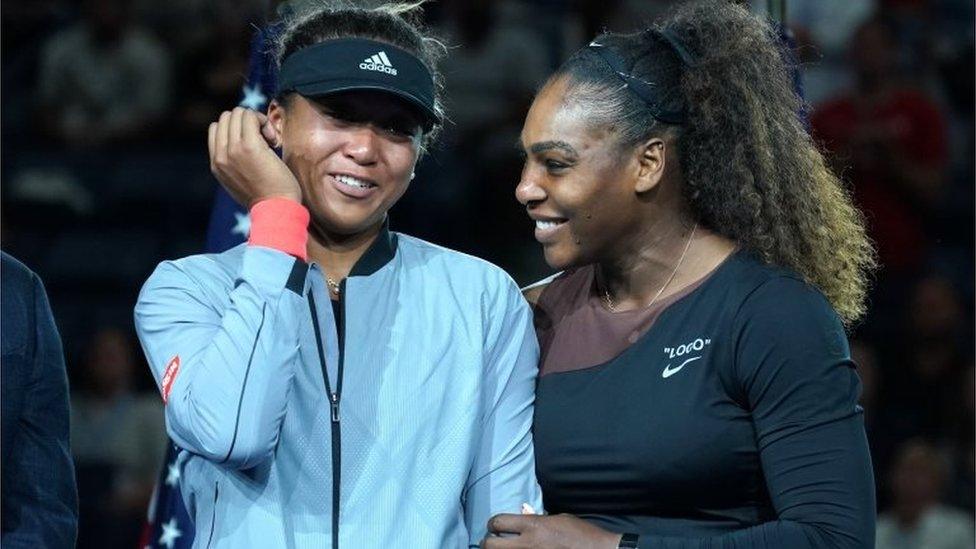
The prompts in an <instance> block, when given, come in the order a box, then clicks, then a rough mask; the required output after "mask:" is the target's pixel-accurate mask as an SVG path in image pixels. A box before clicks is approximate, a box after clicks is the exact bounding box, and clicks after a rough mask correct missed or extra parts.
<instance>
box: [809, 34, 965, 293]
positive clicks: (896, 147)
mask: <svg viewBox="0 0 976 549" xmlns="http://www.w3.org/2000/svg"><path fill="white" fill-rule="evenodd" d="M897 50H898V44H897V38H896V33H895V31H894V30H893V28H892V26H891V25H890V24H889V22H888V21H886V20H885V19H883V18H878V17H876V18H873V19H870V20H868V21H867V22H866V23H865V24H863V25H862V26H861V27H860V28H859V29H858V30H857V32H856V33H855V34H854V39H853V41H852V42H851V45H850V56H851V61H852V63H853V68H854V71H855V78H856V83H855V85H854V87H853V89H851V90H850V91H849V92H847V93H844V94H842V95H841V96H839V97H837V98H835V99H833V100H830V101H828V102H826V103H824V104H822V105H819V106H818V107H817V108H816V109H815V111H814V113H813V116H812V119H811V123H812V128H813V133H814V135H815V137H816V138H817V139H819V140H821V141H822V142H823V144H824V145H825V146H826V148H827V149H828V152H830V153H831V159H832V161H833V162H834V164H835V169H836V170H837V171H838V172H839V173H841V174H843V175H844V176H845V178H846V179H848V180H849V181H850V182H851V183H852V184H853V191H854V195H855V198H856V199H857V201H858V202H859V204H860V205H861V207H862V208H863V210H864V211H865V213H866V215H867V218H868V225H869V228H870V231H871V235H872V237H873V238H874V239H875V241H876V243H877V246H878V253H879V256H880V259H881V263H882V266H883V268H884V271H885V273H884V274H887V275H898V274H910V273H912V272H914V271H916V270H917V269H918V268H919V267H920V266H921V265H922V262H923V260H924V258H925V257H926V252H927V247H928V244H929V241H928V239H927V235H926V229H925V222H926V217H927V214H928V213H929V211H930V209H931V208H932V207H934V206H935V204H936V203H937V201H938V199H939V198H940V193H941V190H942V184H943V181H944V175H945V173H944V172H945V169H946V162H947V144H946V129H945V121H944V120H943V117H942V114H941V113H940V111H939V109H938V107H937V106H936V104H935V102H934V101H933V100H932V99H931V98H929V97H928V96H927V95H925V94H924V93H922V92H921V91H920V90H917V89H915V88H913V87H912V86H911V85H910V84H909V82H908V78H907V77H908V76H910V75H905V74H903V73H902V72H901V71H900V70H899V65H898V57H897V53H898V52H897Z"/></svg>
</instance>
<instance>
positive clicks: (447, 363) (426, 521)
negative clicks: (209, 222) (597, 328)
mask: <svg viewBox="0 0 976 549" xmlns="http://www.w3.org/2000/svg"><path fill="white" fill-rule="evenodd" d="M342 286H343V287H342V293H341V295H342V300H341V301H340V303H339V306H340V307H341V311H342V313H341V314H340V315H339V316H340V319H341V321H340V324H339V325H340V327H341V331H342V332H343V333H344V336H343V338H341V339H340V338H339V337H338V336H337V325H336V319H335V318H334V315H333V308H332V306H330V301H329V294H328V291H327V287H326V284H325V277H324V275H323V272H322V270H321V269H320V267H319V266H318V265H316V264H314V263H312V264H310V265H309V264H306V263H304V262H303V261H301V260H298V259H295V258H293V257H291V256H289V255H287V254H285V253H282V252H280V251H277V250H273V249H270V248H263V247H257V246H248V245H241V246H238V247H236V248H233V249H231V250H228V251H227V252H224V253H221V254H212V255H197V256H191V257H187V258H184V259H180V260H177V261H167V262H163V263H162V264H160V265H159V267H157V268H156V271H155V272H154V273H153V275H152V276H151V277H150V278H149V280H148V281H147V282H146V284H145V286H144V287H143V289H142V292H141V293H140V295H139V301H138V304H137V305H136V308H135V319H136V328H137V331H138V333H139V338H140V340H141V342H142V345H143V348H144V349H145V352H146V355H147V357H148V360H149V364H150V365H151V369H152V372H153V375H154V376H155V378H156V381H157V384H159V386H160V388H161V389H163V388H164V387H167V386H168V387H169V390H168V400H167V405H166V426H167V430H168V431H169V434H170V436H171V437H172V438H173V440H174V441H175V442H176V444H178V445H179V446H180V448H182V452H181V453H180V459H179V464H180V470H181V480H180V482H181V488H182V491H183V496H184V499H185V501H186V503H187V507H188V510H189V512H190V516H191V517H194V522H195V525H196V540H195V543H194V547H199V548H204V547H234V548H238V547H260V548H275V547H294V548H313V547H314V548H316V549H320V548H323V547H331V548H336V547H337V546H338V547H342V548H343V549H347V548H348V549H353V548H373V547H376V548H387V547H406V548H413V547H416V548H428V547H429V548H438V549H440V548H450V547H467V546H477V545H478V543H479V542H480V541H481V539H482V538H483V537H484V535H485V530H486V523H487V521H488V519H489V518H490V517H491V516H492V515H493V514H495V513H502V512H509V513H518V512H519V508H520V505H521V503H522V502H528V503H530V504H532V505H533V506H535V507H536V508H537V509H541V493H540V490H539V487H538V484H537V483H536V479H535V462H534V458H533V449H532V438H531V432H530V427H531V422H532V405H533V400H534V391H535V379H536V373H537V362H538V354H539V349H538V344H537V342H536V338H535V333H534V331H533V328H532V318H531V313H530V311H529V307H528V305H527V304H526V303H525V301H524V300H523V298H522V296H521V294H520V293H519V290H518V288H517V286H516V285H515V283H514V282H513V281H512V280H511V278H510V277H508V275H506V274H505V273H504V272H503V271H502V270H500V269H499V268H497V267H495V266H493V265H490V264H489V263H486V262H484V261H482V260H479V259H476V258H473V257H470V256H467V255H464V254H461V253H458V252H453V251H450V250H446V249H444V248H440V247H438V246H434V245H432V244H429V243H426V242H424V241H422V240H419V239H416V238H412V237H409V236H405V235H402V234H397V233H392V232H389V231H388V230H387V229H386V227H384V229H383V231H382V232H381V234H380V235H379V237H378V238H377V240H376V242H374V243H373V245H372V246H371V247H370V248H369V250H368V251H367V252H366V253H365V254H364V255H363V257H362V258H361V259H360V260H359V262H357V264H356V265H355V267H354V268H353V270H352V272H351V273H350V276H349V277H348V278H347V279H346V280H345V281H344V282H343V283H342ZM176 357H178V359H177V358H176ZM176 364H178V367H177V366H175V365H176ZM167 371H168V373H169V374H170V375H169V376H168V377H166V373H167ZM164 377H166V379H164Z"/></svg>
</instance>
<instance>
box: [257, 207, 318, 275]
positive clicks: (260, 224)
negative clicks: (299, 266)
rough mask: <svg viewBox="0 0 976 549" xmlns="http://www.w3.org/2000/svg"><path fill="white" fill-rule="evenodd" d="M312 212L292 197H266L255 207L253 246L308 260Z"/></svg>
mask: <svg viewBox="0 0 976 549" xmlns="http://www.w3.org/2000/svg"><path fill="white" fill-rule="evenodd" d="M308 221H309V215H308V210H307V209H305V206H302V205H301V204H299V203H298V202H295V201H294V200H291V199H289V198H266V199H264V200H262V201H260V202H258V203H256V204H255V205H254V206H251V234H250V236H249V237H248V239H247V243H248V244H249V245H251V246H264V247H267V248H274V249H276V250H280V251H282V252H285V253H286V254H289V255H293V256H295V257H297V258H299V259H301V260H302V261H308V250H307V249H306V246H307V244H308Z"/></svg>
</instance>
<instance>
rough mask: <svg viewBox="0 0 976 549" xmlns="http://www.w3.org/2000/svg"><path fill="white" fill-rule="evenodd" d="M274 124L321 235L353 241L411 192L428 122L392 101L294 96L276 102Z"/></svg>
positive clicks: (356, 94) (380, 95) (350, 95)
mask: <svg viewBox="0 0 976 549" xmlns="http://www.w3.org/2000/svg"><path fill="white" fill-rule="evenodd" d="M268 117H269V119H270V120H271V124H272V126H273V127H274V128H275V129H276V130H277V132H278V135H279V136H280V139H281V147H282V158H283V159H284V161H285V164H287V165H288V167H289V168H290V169H291V171H292V172H293V173H294V174H295V177H296V179H298V183H299V185H301V188H302V195H303V201H304V204H305V206H306V207H307V208H308V209H309V213H310V214H311V217H312V224H313V226H314V227H315V228H316V229H318V230H320V231H325V232H327V233H329V234H333V235H343V236H348V235H355V234H358V233H361V232H363V231H366V230H369V229H370V228H373V227H375V226H377V225H379V224H380V223H382V222H383V219H384V217H385V215H386V212H387V211H388V210H389V209H390V208H391V207H392V206H393V205H394V204H396V202H397V200H399V199H400V197H401V196H403V193H404V192H405V191H406V190H407V187H408V186H409V185H410V179H411V178H412V174H413V169H414V166H415V165H416V163H417V158H418V156H419V153H420V138H421V123H422V122H421V118H420V116H419V115H418V114H417V113H416V112H415V111H414V110H413V109H411V108H410V107H408V106H407V105H406V104H405V103H403V102H402V101H400V100H398V99H396V98H395V97H393V96H391V95H389V94H386V93H384V92H377V91H368V90H357V91H353V92H345V93H338V94H334V95H329V96H326V97H322V98H318V99H316V100H310V99H307V98H305V97H302V96H300V95H297V94H295V95H293V96H291V98H290V100H289V101H288V105H287V107H285V106H283V105H281V104H279V103H277V102H275V103H273V104H272V106H271V108H270V109H269V111H268Z"/></svg>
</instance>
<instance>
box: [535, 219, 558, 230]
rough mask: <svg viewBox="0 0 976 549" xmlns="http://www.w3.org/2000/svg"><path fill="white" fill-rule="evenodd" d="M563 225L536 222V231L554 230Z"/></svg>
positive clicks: (552, 222) (555, 222) (554, 222)
mask: <svg viewBox="0 0 976 549" xmlns="http://www.w3.org/2000/svg"><path fill="white" fill-rule="evenodd" d="M562 224H563V222H562V221H536V222H535V228H536V229H543V230H545V229H552V228H555V227H558V226H559V225H562Z"/></svg>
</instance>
